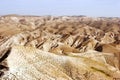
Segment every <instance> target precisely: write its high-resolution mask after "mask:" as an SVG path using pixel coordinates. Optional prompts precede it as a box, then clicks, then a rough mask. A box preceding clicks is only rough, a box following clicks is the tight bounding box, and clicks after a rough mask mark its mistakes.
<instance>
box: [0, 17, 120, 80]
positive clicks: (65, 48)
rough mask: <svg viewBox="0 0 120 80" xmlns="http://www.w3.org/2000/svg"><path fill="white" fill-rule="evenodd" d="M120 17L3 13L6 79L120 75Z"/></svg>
mask: <svg viewBox="0 0 120 80" xmlns="http://www.w3.org/2000/svg"><path fill="white" fill-rule="evenodd" d="M119 70H120V18H104V17H101V18H91V17H85V16H59V17H52V16H41V17H40V16H19V15H8V16H1V17H0V76H1V77H0V78H1V79H2V80H14V79H15V80H16V79H17V80H114V79H118V80H120V71H119Z"/></svg>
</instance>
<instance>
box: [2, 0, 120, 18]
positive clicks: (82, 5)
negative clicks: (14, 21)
mask: <svg viewBox="0 0 120 80" xmlns="http://www.w3.org/2000/svg"><path fill="white" fill-rule="evenodd" d="M7 14H19V15H40V16H42V15H53V16H63V15H69V16H72V15H77V16H79V15H85V16H91V17H120V0H0V15H7Z"/></svg>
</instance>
